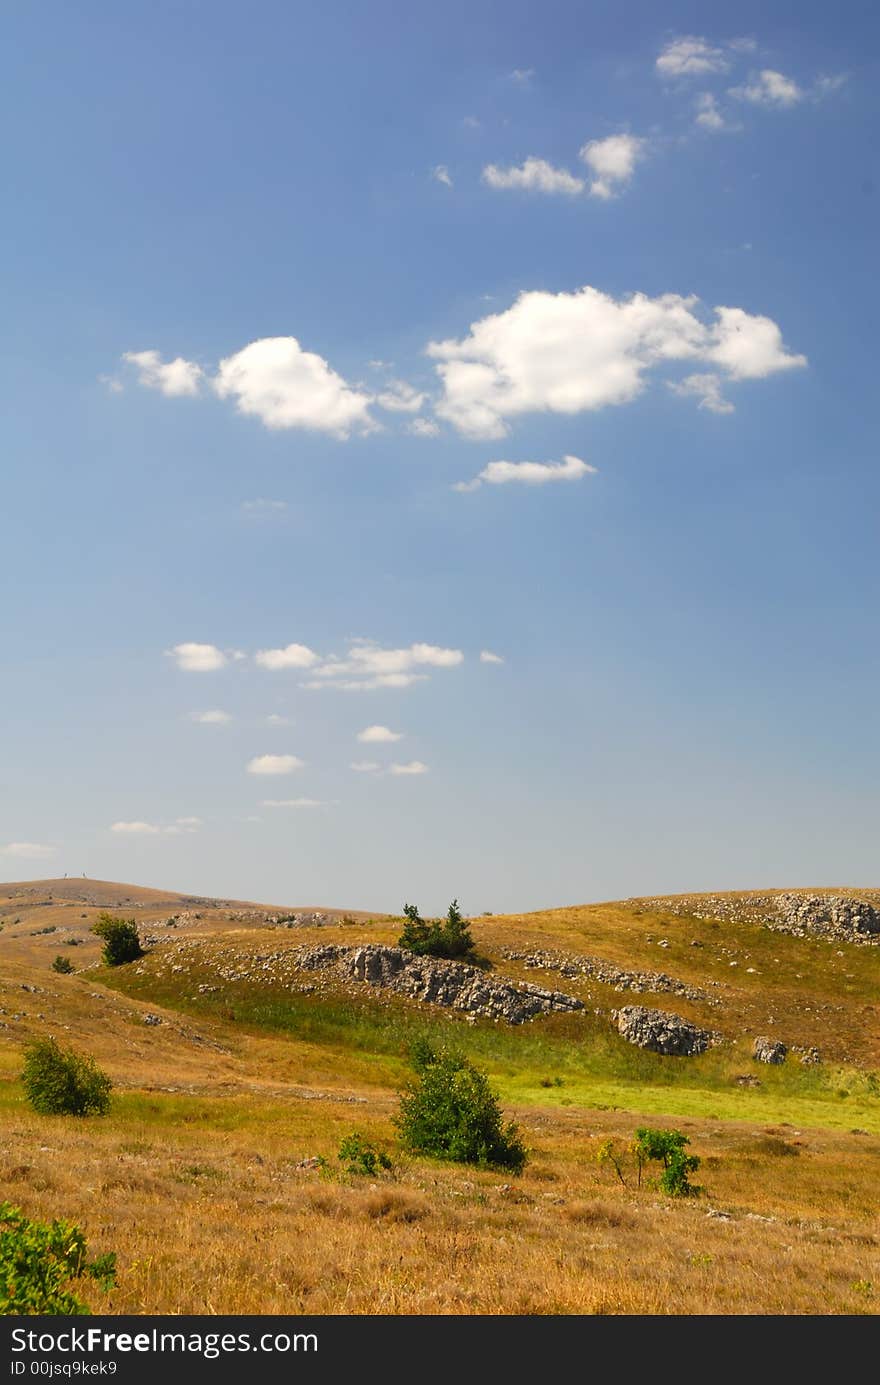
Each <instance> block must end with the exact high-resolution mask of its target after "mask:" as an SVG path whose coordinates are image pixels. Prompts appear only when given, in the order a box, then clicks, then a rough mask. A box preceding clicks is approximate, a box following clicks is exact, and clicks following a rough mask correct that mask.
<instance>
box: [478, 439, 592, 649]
mask: <svg viewBox="0 0 880 1385" xmlns="http://www.w3.org/2000/svg"><path fill="white" fill-rule="evenodd" d="M595 474H596V467H594V466H590V464H589V462H584V461H582V460H581V458H580V457H570V456H567V457H564V458H563V460H562V461H561V462H504V461H501V462H489V464H488V466H485V467H483V470H482V471H481V472H480V473H479V475H478V476H475V477H474V479H473V480H472V481H458V482H456V484H455V485H454V486H453V487H452V489H453V490H456V491H462V492H467V491H475V490H478V489H479V487H480V486H482V485H487V486H505V485H510V484H511V483H512V484H516V485H522V486H544V485H547V484H548V483H549V482H551V481H579V480H580V479H581V477H583V476H593V475H595ZM484 662H485V661H484Z"/></svg>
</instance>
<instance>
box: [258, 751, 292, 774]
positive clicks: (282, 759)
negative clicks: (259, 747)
mask: <svg viewBox="0 0 880 1385" xmlns="http://www.w3.org/2000/svg"><path fill="white" fill-rule="evenodd" d="M304 764H305V761H304V760H300V759H299V757H298V756H296V755H255V756H254V758H253V759H252V760H249V761H248V763H247V766H246V768H247V772H248V774H293V772H294V771H295V770H298V769H302V768H303V765H304Z"/></svg>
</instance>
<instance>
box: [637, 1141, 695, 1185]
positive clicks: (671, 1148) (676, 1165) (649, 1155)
mask: <svg viewBox="0 0 880 1385" xmlns="http://www.w3.org/2000/svg"><path fill="white" fill-rule="evenodd" d="M688 1144H690V1140H689V1139H688V1137H687V1135H682V1133H681V1131H680V1130H650V1129H642V1130H637V1131H636V1139H635V1146H634V1148H635V1155H636V1159H637V1160H638V1163H639V1182H640V1183H641V1178H642V1166H643V1165H644V1164H646V1163H648V1162H649V1161H650V1160H652V1159H656V1160H657V1161H658V1162H659V1163H662V1165H663V1172H662V1173H661V1175H660V1187H661V1189H662V1191H663V1192H664V1193H668V1194H669V1195H670V1197H695V1196H696V1195H697V1194H698V1193H700V1192H702V1189H701V1188H700V1187H699V1186H698V1185H697V1184H695V1183H691V1182H690V1181H689V1179H688V1174H689V1173H694V1172H695V1171H696V1170H697V1169H698V1168H699V1167H700V1160H699V1158H698V1157H697V1155H696V1154H685V1152H684V1147H685V1145H688Z"/></svg>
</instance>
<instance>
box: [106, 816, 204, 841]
mask: <svg viewBox="0 0 880 1385" xmlns="http://www.w3.org/2000/svg"><path fill="white" fill-rule="evenodd" d="M201 826H202V819H201V818H196V817H184V818H175V820H174V822H172V823H170V824H169V825H168V826H167V827H162V826H160V824H159V823H155V822H144V821H143V820H142V819H140V818H136V819H135V820H134V821H131V822H114V823H113V824H112V826H111V828H110V831H111V832H115V833H116V834H117V835H118V836H120V837H160V836H171V837H179V836H181V835H183V834H184V833H190V832H197V831H198V830H199V828H200V827H201Z"/></svg>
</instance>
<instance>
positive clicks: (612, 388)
mask: <svg viewBox="0 0 880 1385" xmlns="http://www.w3.org/2000/svg"><path fill="white" fill-rule="evenodd" d="M698 309H699V300H698V299H697V298H696V297H693V296H692V297H689V298H684V297H682V296H680V295H679V294H674V293H668V294H661V295H660V296H659V297H657V298H649V297H647V295H645V294H641V293H636V294H633V295H632V296H631V297H629V298H621V299H615V298H612V297H611V296H610V295H609V294H605V293H602V292H600V291H599V290H598V289H595V288H592V287H589V286H587V287H584V288H582V289H578V290H577V291H575V292H573V293H555V294H554V293H547V292H544V291H542V290H537V291H533V292H526V293H522V294H521V295H520V296H519V298H518V299H517V300H516V302H515V303H514V304H513V305H512V306H511V307H510V308H508V309H506V310H505V311H502V312H499V313H493V314H490V315H489V316H488V317H484V318H481V319H480V320H479V321H478V322H475V323H473V324H472V325H471V328H470V331H469V333H468V335H467V336H466V337H464V338H463V339H462V340H460V341H456V340H449V341H441V342H431V343H429V345H428V347H427V352H428V355H430V356H432V357H433V358H434V359H435V360H436V361H437V362H438V364H437V367H436V369H437V372H438V374H439V376H440V378H441V380H442V382H443V389H444V393H443V397H442V399H441V401H440V403H439V404H438V405H437V413H438V414H439V416H440V417H441V418H443V419H445V420H447V421H448V422H450V423H452V424H453V425H454V426H455V427H456V428H457V429H458V430H459V431H460V432H462V433H464V434H465V435H467V436H469V437H474V438H499V437H504V436H505V435H506V434H507V432H508V431H509V425H510V421H511V420H513V419H516V418H518V417H519V416H520V415H521V414H527V413H536V412H545V411H546V412H551V413H559V414H577V413H581V412H584V411H586V410H594V409H602V408H607V407H609V406H611V405H620V404H627V403H629V402H630V401H631V400H633V399H635V398H636V397H637V396H638V395H639V394H640V393H641V392H642V390H643V389H644V387H645V380H644V377H645V375H646V374H647V373H648V372H649V371H651V370H655V369H658V368H660V367H663V366H667V365H669V364H671V363H674V362H679V361H680V362H693V363H694V364H698V363H700V362H707V363H710V364H711V365H713V366H715V367H720V368H721V369H722V370H724V371H725V372H726V373H727V374H729V375H731V376H732V377H733V378H735V379H745V378H759V377H761V376H766V375H771V374H773V373H775V372H776V371H780V370H786V369H790V368H793V367H796V366H803V365H806V357H804V356H800V355H797V356H796V355H789V354H788V353H787V352H786V350H785V347H784V345H783V341H782V334H781V332H780V330H779V327H778V326H777V325H776V323H775V322H773V321H772V320H771V319H770V318H767V317H760V316H753V315H751V314H749V313H746V312H745V311H743V309H741V308H728V307H719V308H716V309H715V318H716V320H715V321H714V322H709V323H706V322H704V321H703V320H702V319H701V318H700V317H699V316H698V315H697V314H698Z"/></svg>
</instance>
